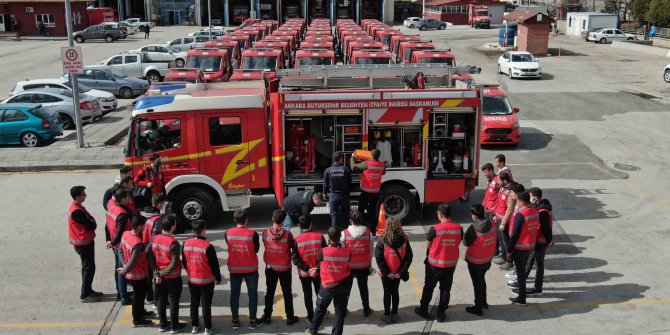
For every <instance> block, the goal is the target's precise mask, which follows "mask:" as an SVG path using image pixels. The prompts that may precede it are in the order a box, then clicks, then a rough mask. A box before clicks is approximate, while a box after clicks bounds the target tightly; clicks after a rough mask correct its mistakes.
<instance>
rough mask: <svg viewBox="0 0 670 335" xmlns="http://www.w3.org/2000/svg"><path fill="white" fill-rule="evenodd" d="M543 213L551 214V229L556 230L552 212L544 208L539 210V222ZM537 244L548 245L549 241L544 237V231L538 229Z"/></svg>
mask: <svg viewBox="0 0 670 335" xmlns="http://www.w3.org/2000/svg"><path fill="white" fill-rule="evenodd" d="M542 212H547V213H548V214H549V227H550V228H554V215H553V214H551V211H549V210H548V209H546V208H542V209H539V210H538V220H539V214H540V213H542ZM535 243H537V244H547V239H546V238H545V237H544V234H542V229H540V228H538V229H537V240H536V241H535Z"/></svg>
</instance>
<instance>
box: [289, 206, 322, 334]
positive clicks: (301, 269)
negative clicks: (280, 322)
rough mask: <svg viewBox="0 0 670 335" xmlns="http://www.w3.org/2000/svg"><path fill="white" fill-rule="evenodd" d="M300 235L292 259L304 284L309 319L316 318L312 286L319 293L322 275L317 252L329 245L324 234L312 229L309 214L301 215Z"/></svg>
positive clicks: (299, 220) (296, 239) (315, 292)
mask: <svg viewBox="0 0 670 335" xmlns="http://www.w3.org/2000/svg"><path fill="white" fill-rule="evenodd" d="M298 222H299V223H300V235H298V236H297V237H296V238H295V242H296V248H295V249H294V250H293V254H292V255H291V259H292V260H293V264H294V265H295V267H296V268H298V276H299V278H300V284H301V285H302V292H303V296H304V298H305V308H307V321H308V322H312V320H313V319H314V301H313V300H312V287H314V294H315V295H316V296H318V295H319V288H320V287H321V277H319V276H318V275H316V276H312V275H313V274H317V272H316V270H317V268H316V264H317V258H316V256H317V254H318V253H319V252H320V251H321V249H323V248H324V247H327V246H328V243H326V239H325V238H323V235H321V234H320V233H317V232H313V231H312V220H311V219H310V217H309V216H304V215H303V216H300V218H299V219H298Z"/></svg>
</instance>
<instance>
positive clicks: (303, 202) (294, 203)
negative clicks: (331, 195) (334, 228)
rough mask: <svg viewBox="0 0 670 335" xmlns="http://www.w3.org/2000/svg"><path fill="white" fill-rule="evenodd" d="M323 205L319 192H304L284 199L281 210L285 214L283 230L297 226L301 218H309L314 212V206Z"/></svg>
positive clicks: (321, 195)
mask: <svg viewBox="0 0 670 335" xmlns="http://www.w3.org/2000/svg"><path fill="white" fill-rule="evenodd" d="M322 203H323V194H322V193H321V192H314V191H305V192H297V193H295V194H293V195H291V196H289V197H287V198H286V199H284V205H283V206H282V209H284V211H285V212H286V219H285V220H284V228H285V229H291V226H292V225H293V224H297V223H298V220H299V219H300V217H301V216H307V217H309V216H310V215H311V213H312V210H314V206H321V204H322Z"/></svg>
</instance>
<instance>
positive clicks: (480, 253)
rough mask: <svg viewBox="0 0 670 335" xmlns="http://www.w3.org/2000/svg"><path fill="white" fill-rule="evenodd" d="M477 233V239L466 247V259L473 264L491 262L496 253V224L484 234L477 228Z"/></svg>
mask: <svg viewBox="0 0 670 335" xmlns="http://www.w3.org/2000/svg"><path fill="white" fill-rule="evenodd" d="M475 234H477V239H476V240H475V242H474V243H472V245H470V246H469V247H467V248H466V249H465V260H466V261H467V262H468V263H472V264H486V263H490V262H491V260H492V259H493V254H494V253H495V249H496V239H497V238H498V233H497V232H496V229H495V226H492V227H491V230H490V231H489V232H488V233H484V234H482V233H481V232H478V231H477V230H475Z"/></svg>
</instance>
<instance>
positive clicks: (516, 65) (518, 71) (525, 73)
mask: <svg viewBox="0 0 670 335" xmlns="http://www.w3.org/2000/svg"><path fill="white" fill-rule="evenodd" d="M498 73H504V74H506V75H508V76H509V78H510V79H514V78H517V77H522V78H524V77H532V78H542V67H541V66H540V63H538V62H537V59H536V58H535V56H533V54H531V53H530V52H526V51H507V52H505V53H504V54H502V56H500V58H498Z"/></svg>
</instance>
